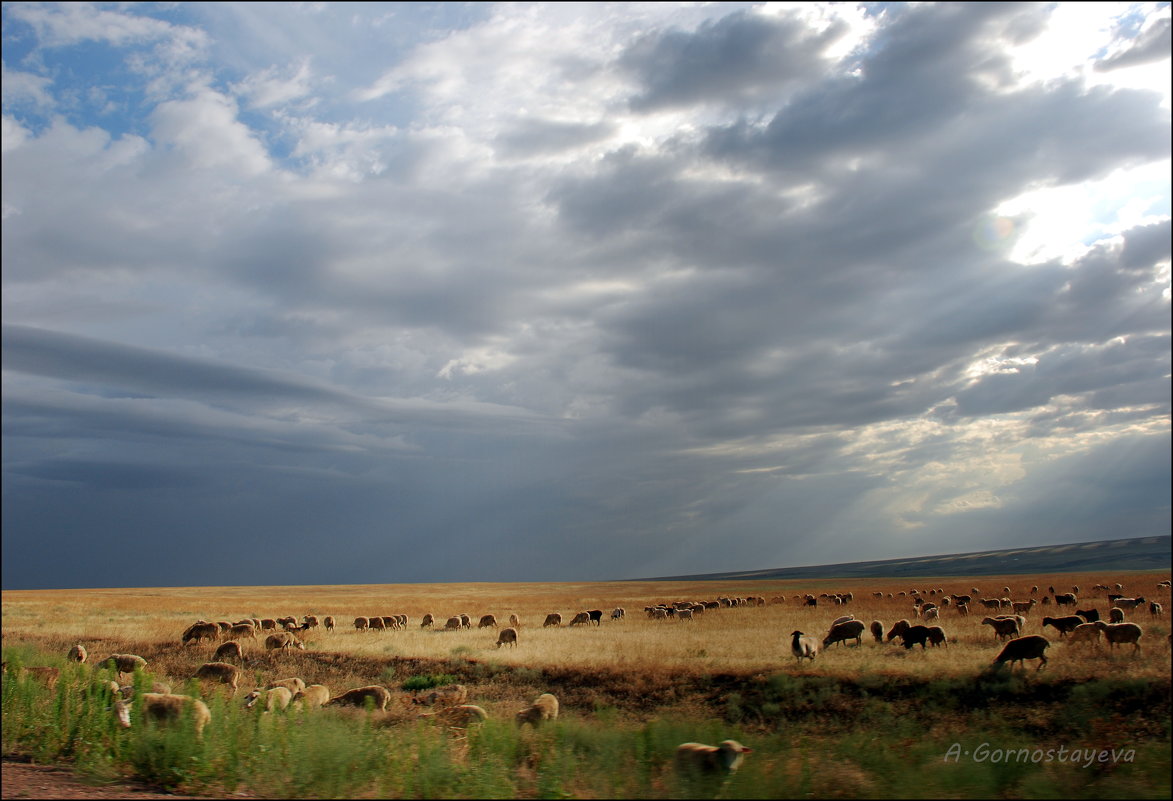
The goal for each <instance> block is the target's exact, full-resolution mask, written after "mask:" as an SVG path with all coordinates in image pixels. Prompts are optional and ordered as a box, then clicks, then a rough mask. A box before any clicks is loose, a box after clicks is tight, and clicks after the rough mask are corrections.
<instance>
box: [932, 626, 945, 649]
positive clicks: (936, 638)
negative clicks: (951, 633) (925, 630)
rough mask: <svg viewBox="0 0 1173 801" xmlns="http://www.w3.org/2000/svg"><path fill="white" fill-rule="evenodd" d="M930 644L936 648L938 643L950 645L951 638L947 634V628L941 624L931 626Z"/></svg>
mask: <svg viewBox="0 0 1173 801" xmlns="http://www.w3.org/2000/svg"><path fill="white" fill-rule="evenodd" d="M929 645H931V646H933V647H934V648H936V647H937V646H938V645H944V646H945V647H946V648H948V647H949V638H948V637H946V636H945V629H943V628H941V627H940V626H929Z"/></svg>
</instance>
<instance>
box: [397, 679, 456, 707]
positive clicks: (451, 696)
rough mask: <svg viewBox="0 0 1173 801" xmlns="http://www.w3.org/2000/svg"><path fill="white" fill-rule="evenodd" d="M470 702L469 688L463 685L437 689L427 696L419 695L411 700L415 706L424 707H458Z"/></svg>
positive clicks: (451, 685)
mask: <svg viewBox="0 0 1173 801" xmlns="http://www.w3.org/2000/svg"><path fill="white" fill-rule="evenodd" d="M467 700H468V688H467V687H465V686H464V685H463V684H448V685H445V686H443V687H437V688H436V689H434V690H432V691H431V692H430V693H427V694H426V695H419V696H416V697H415V698H412V699H411V702H412V703H413V704H422V705H424V706H435V705H436V704H440V705H441V706H456V705H457V704H463V703H464V702H465V701H467Z"/></svg>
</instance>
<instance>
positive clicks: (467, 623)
mask: <svg viewBox="0 0 1173 801" xmlns="http://www.w3.org/2000/svg"><path fill="white" fill-rule="evenodd" d="M460 627H461V628H462V629H471V628H472V618H471V617H469V616H468V615H460Z"/></svg>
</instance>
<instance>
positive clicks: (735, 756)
mask: <svg viewBox="0 0 1173 801" xmlns="http://www.w3.org/2000/svg"><path fill="white" fill-rule="evenodd" d="M752 753H753V749H752V748H748V747H746V746H744V745H742V744H741V743H739V742H737V740H723V741H722V742H721V744H720V745H719V746H713V745H704V744H703V743H682V744H681V745H678V746H676V761H675V765H676V770H677V771H678V772H680V773H682V774H685V775H688V774H699V775H705V774H712V775H718V776H727V775H729V774H731V773H734V772H735V771H736V770H737V769H738V768H739V767H741V763H742V761H743V760H744V759H745V755H746V754H752Z"/></svg>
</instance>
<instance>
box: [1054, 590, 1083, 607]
mask: <svg viewBox="0 0 1173 801" xmlns="http://www.w3.org/2000/svg"><path fill="white" fill-rule="evenodd" d="M1077 603H1079V599H1078V598H1076V597H1075V593H1071V592H1064V593H1060V594H1059V595H1056V596H1055V605H1056V606H1075V605H1076V604H1077Z"/></svg>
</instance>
